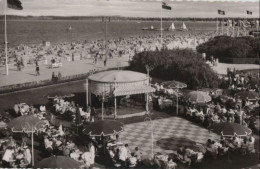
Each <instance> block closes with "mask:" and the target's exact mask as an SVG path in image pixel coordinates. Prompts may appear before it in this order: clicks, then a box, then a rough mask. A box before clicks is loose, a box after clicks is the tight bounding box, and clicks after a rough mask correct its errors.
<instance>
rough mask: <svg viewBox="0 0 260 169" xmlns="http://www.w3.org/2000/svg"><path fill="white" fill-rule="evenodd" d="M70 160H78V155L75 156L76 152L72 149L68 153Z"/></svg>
mask: <svg viewBox="0 0 260 169" xmlns="http://www.w3.org/2000/svg"><path fill="white" fill-rule="evenodd" d="M70 158H72V159H74V160H76V161H77V160H78V159H79V154H77V153H76V152H75V150H74V149H72V150H71V151H70Z"/></svg>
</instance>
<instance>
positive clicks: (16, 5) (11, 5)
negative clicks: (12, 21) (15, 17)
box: [7, 0, 23, 10]
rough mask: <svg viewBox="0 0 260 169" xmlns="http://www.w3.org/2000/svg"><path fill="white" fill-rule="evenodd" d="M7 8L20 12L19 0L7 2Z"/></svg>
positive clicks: (20, 4) (8, 0)
mask: <svg viewBox="0 0 260 169" xmlns="http://www.w3.org/2000/svg"><path fill="white" fill-rule="evenodd" d="M7 5H8V8H11V9H17V10H22V9H23V7H22V3H21V2H20V0H7Z"/></svg>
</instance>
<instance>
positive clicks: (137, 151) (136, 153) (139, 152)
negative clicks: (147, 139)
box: [134, 147, 142, 162]
mask: <svg viewBox="0 0 260 169" xmlns="http://www.w3.org/2000/svg"><path fill="white" fill-rule="evenodd" d="M134 157H136V158H137V161H138V162H141V160H142V152H141V151H140V150H139V148H138V147H135V152H134Z"/></svg>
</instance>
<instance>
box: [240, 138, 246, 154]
mask: <svg viewBox="0 0 260 169" xmlns="http://www.w3.org/2000/svg"><path fill="white" fill-rule="evenodd" d="M247 149H248V143H247V139H246V138H244V140H243V141H242V143H241V149H240V150H241V154H242V155H246V153H247Z"/></svg>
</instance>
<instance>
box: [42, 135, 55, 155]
mask: <svg viewBox="0 0 260 169" xmlns="http://www.w3.org/2000/svg"><path fill="white" fill-rule="evenodd" d="M44 145H45V149H46V150H47V151H48V152H49V153H52V151H53V142H52V141H50V140H49V138H48V136H44Z"/></svg>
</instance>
